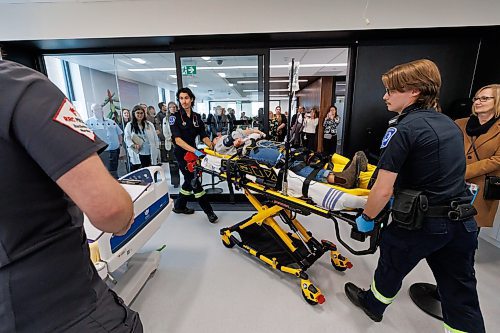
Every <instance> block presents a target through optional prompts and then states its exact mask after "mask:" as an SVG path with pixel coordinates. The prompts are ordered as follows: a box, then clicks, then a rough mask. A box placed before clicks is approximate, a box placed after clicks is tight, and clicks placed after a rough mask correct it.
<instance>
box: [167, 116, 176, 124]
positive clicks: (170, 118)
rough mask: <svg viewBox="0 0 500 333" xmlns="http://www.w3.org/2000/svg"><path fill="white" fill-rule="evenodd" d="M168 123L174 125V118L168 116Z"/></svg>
mask: <svg viewBox="0 0 500 333" xmlns="http://www.w3.org/2000/svg"><path fill="white" fill-rule="evenodd" d="M168 123H169V124H170V125H173V124H174V123H175V116H170V117H169V118H168Z"/></svg>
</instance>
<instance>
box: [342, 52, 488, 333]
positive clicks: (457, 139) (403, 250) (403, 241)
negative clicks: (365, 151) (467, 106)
mask: <svg viewBox="0 0 500 333" xmlns="http://www.w3.org/2000/svg"><path fill="white" fill-rule="evenodd" d="M382 81H383V83H384V86H385V88H386V93H385V95H384V101H385V103H386V104H387V109H388V110H389V111H392V112H397V113H398V114H399V115H398V116H397V117H395V118H393V119H392V120H391V121H390V122H389V123H390V126H391V127H389V129H388V130H387V132H386V134H385V136H384V138H383V141H382V145H381V148H382V149H383V151H382V154H381V157H380V161H379V163H378V169H379V173H378V176H377V179H376V181H375V184H374V186H373V188H372V189H371V192H370V195H369V196H368V202H367V203H366V206H365V209H364V212H363V214H362V215H361V216H359V217H358V218H357V220H356V224H357V227H358V229H359V231H361V232H370V231H371V230H372V229H373V227H374V222H373V219H374V218H375V217H376V216H377V215H378V214H379V213H380V211H381V210H382V209H383V208H384V207H385V206H386V204H387V203H388V202H389V200H390V198H391V196H392V194H393V190H394V193H395V198H394V205H393V219H394V210H395V209H396V207H398V204H397V203H396V202H398V198H402V196H399V195H400V193H401V190H403V189H411V190H419V191H420V190H422V191H424V194H425V195H426V196H427V200H428V206H427V207H428V208H427V212H426V213H425V214H426V215H424V217H423V220H422V221H423V222H422V226H421V227H420V228H418V227H416V229H414V230H409V228H403V227H402V224H398V223H396V222H394V221H393V222H392V223H391V224H390V225H389V226H388V227H387V228H386V229H385V230H383V231H382V239H381V243H380V258H379V261H378V266H377V269H376V270H375V275H374V277H373V281H372V284H371V287H370V289H369V290H367V291H365V290H362V289H360V288H358V287H357V286H355V285H354V284H353V283H350V282H349V283H347V284H346V285H345V292H346V295H347V297H348V298H349V300H350V301H351V302H352V303H354V304H355V305H356V306H358V307H360V308H362V309H363V311H364V312H365V313H366V314H367V315H368V316H369V317H370V318H371V319H372V320H374V321H377V322H378V321H381V320H382V315H383V313H384V310H385V309H386V307H387V306H388V305H389V304H391V303H392V302H393V300H394V299H395V297H396V295H397V293H398V291H399V289H400V288H401V284H402V281H403V278H404V277H405V276H406V275H407V274H408V273H409V272H410V271H411V270H412V269H413V268H414V267H415V266H416V265H417V264H418V262H419V261H420V260H422V259H426V261H427V263H428V265H429V266H430V268H431V270H432V272H433V274H434V277H435V279H436V282H437V285H438V289H439V296H440V298H441V302H442V310H443V319H444V326H445V331H446V332H484V331H485V328H484V322H483V317H482V314H481V310H480V308H479V300H478V296H477V291H476V278H475V273H474V253H475V250H476V247H477V236H476V232H477V225H476V222H475V220H474V218H473V217H471V214H466V213H465V212H470V211H471V210H470V209H471V208H472V205H471V204H470V201H471V199H472V196H471V195H470V193H469V192H468V190H467V188H466V184H465V181H464V175H465V158H464V155H463V137H462V136H461V133H460V129H459V128H458V127H457V126H456V125H455V124H454V123H453V121H452V120H451V119H450V118H448V117H447V116H446V115H444V114H442V113H440V112H439V111H438V109H439V104H438V98H439V89H440V86H441V76H440V74H439V70H438V68H437V66H436V65H435V64H434V63H433V62H432V61H430V60H425V59H423V60H416V61H413V62H410V63H406V64H402V65H398V66H396V67H394V68H392V69H391V70H389V71H388V72H387V73H385V74H384V75H382ZM423 200H424V199H423ZM452 202H455V203H460V206H459V207H463V208H464V210H463V212H464V213H463V214H462V213H460V214H459V213H458V211H455V210H454V208H453V207H452V206H453V205H452V204H451V203H452ZM472 211H474V210H473V209H472ZM461 212H462V210H461ZM473 214H474V213H472V215H473ZM412 221H415V219H414V220H412Z"/></svg>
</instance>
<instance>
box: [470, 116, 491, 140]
mask: <svg viewBox="0 0 500 333" xmlns="http://www.w3.org/2000/svg"><path fill="white" fill-rule="evenodd" d="M497 120H498V118H495V117H493V118H491V119H490V120H488V121H487V122H486V123H484V124H482V125H481V124H480V123H479V119H478V118H477V116H474V115H472V116H470V117H469V120H467V125H465V132H467V135H468V136H475V137H478V136H480V135H482V134H484V133H486V132H488V130H489V129H490V128H491V126H493V124H494V123H495V122H496V121H497Z"/></svg>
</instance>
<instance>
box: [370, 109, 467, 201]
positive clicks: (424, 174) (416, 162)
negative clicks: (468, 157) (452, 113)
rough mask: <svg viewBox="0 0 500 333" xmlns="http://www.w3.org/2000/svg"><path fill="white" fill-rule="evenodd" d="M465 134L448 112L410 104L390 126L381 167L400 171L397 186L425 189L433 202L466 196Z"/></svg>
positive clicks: (382, 146)
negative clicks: (463, 134)
mask: <svg viewBox="0 0 500 333" xmlns="http://www.w3.org/2000/svg"><path fill="white" fill-rule="evenodd" d="M463 146H464V143H463V136H462V133H461V131H460V129H459V128H458V126H457V125H456V124H455V123H454V122H453V121H452V120H451V119H450V118H449V117H448V116H446V115H444V114H442V113H439V112H437V111H435V110H433V109H421V108H416V107H415V106H410V107H408V108H407V109H406V110H404V111H403V112H402V114H401V116H400V117H399V121H398V122H397V124H396V125H394V126H391V127H389V128H388V129H387V132H386V134H385V136H384V138H383V140H382V145H381V148H382V149H383V152H382V154H381V157H380V161H379V163H378V168H380V169H383V170H387V171H391V172H394V173H397V174H398V177H397V179H396V184H395V188H400V189H403V188H405V189H415V190H424V191H425V193H426V194H427V196H428V198H429V203H430V204H431V205H437V204H441V203H449V202H450V201H451V200H453V199H455V198H458V197H463V196H466V192H465V190H466V185H465V180H464V177H465V156H464V148H463Z"/></svg>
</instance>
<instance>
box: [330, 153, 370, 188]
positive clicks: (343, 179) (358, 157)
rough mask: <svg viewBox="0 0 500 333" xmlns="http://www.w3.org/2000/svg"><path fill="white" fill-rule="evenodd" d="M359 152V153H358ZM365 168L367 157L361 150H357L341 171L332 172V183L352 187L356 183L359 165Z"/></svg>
mask: <svg viewBox="0 0 500 333" xmlns="http://www.w3.org/2000/svg"><path fill="white" fill-rule="evenodd" d="M358 153H360V154H358ZM363 164H364V169H365V170H366V168H367V159H366V156H365V154H364V153H363V152H357V153H356V154H354V157H353V158H352V160H351V161H350V163H348V164H347V165H346V166H345V168H344V170H342V171H341V172H334V173H333V175H334V176H335V180H334V184H337V185H340V186H342V187H345V188H354V187H357V185H358V177H359V172H360V169H361V167H362V166H363Z"/></svg>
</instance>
